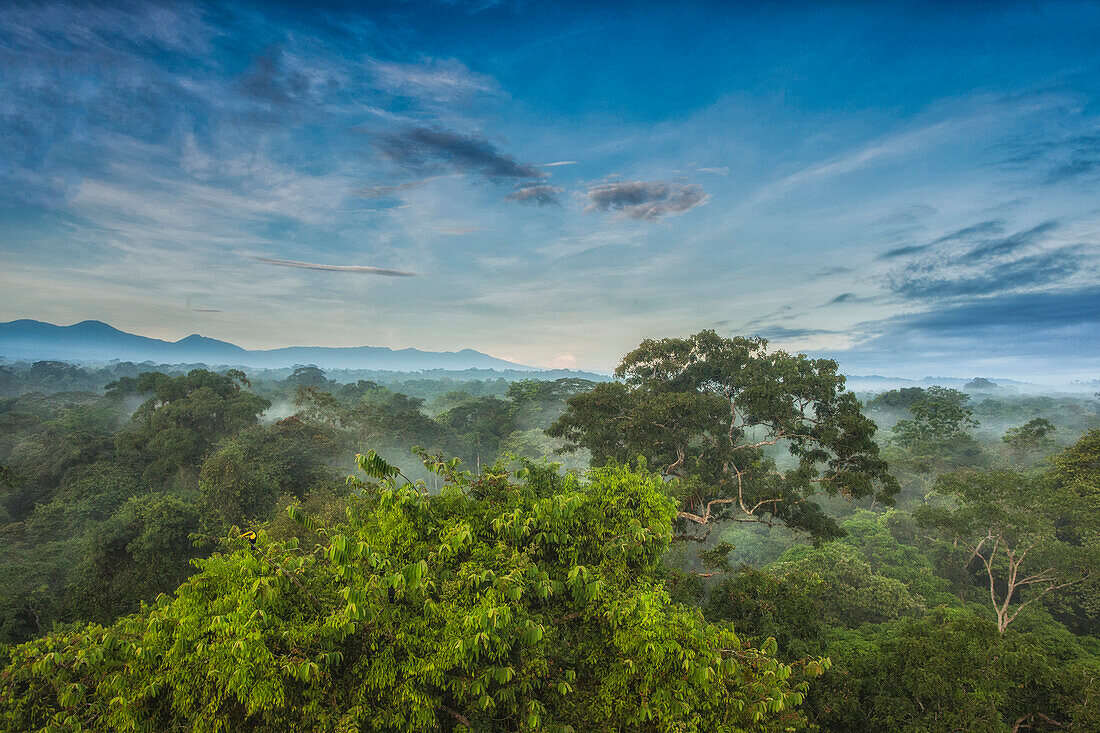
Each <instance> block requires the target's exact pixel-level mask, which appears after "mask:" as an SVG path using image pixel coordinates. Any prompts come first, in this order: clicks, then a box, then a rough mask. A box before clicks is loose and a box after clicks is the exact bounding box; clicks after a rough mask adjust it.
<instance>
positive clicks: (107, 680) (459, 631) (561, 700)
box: [0, 454, 827, 733]
mask: <svg viewBox="0 0 1100 733" xmlns="http://www.w3.org/2000/svg"><path fill="white" fill-rule="evenodd" d="M429 465H430V467H431V468H433V470H436V471H439V472H440V473H441V474H443V475H445V476H446V477H447V478H448V481H449V485H448V488H447V489H446V490H445V491H444V492H443V494H442V495H438V496H427V495H426V494H425V492H424V488H423V486H422V485H412V484H408V483H404V482H398V481H396V480H395V477H396V470H395V469H394V468H393V467H391V466H388V465H387V464H385V463H384V462H383V461H381V460H380V459H379V458H378V457H377V456H376V455H371V454H368V455H367V456H363V457H361V459H360V466H361V467H362V468H363V469H364V470H365V471H367V473H368V476H369V478H370V479H371V480H370V481H363V482H361V483H360V485H359V489H360V491H361V492H362V496H361V497H360V498H359V499H355V500H352V504H351V506H350V507H349V510H348V513H347V516H348V520H347V521H346V522H345V523H344V524H341V525H337V526H333V527H328V528H322V527H320V526H319V525H318V523H317V521H316V520H315V519H314V518H311V517H308V516H305V515H302V514H300V513H299V512H295V515H296V516H297V517H298V519H299V520H300V521H301V522H302V523H303V524H305V525H308V526H312V527H314V528H316V529H317V530H318V531H319V532H318V536H319V537H321V538H323V539H324V544H323V545H321V547H320V548H319V550H318V551H317V552H309V553H302V552H300V551H298V549H297V547H296V543H294V542H290V543H287V544H281V543H274V542H271V541H270V540H269V539H268V538H267V537H266V536H265V535H264V533H260V536H259V537H258V538H257V540H256V546H255V548H250V547H249V546H248V544H247V543H245V542H244V541H243V540H235V544H234V547H233V550H232V551H231V552H226V553H224V554H218V555H215V556H213V557H211V558H209V559H208V560H205V561H202V562H201V563H200V565H201V567H202V570H201V572H200V573H198V574H196V575H195V576H192V577H191V578H190V579H189V580H188V581H187V582H186V583H184V585H183V586H182V587H181V588H180V589H179V590H178V591H177V593H176V595H175V597H174V598H171V599H169V598H167V597H165V596H162V597H161V598H159V599H158V600H157V602H156V603H155V605H153V606H150V607H146V608H145V609H144V610H143V612H142V613H141V614H138V615H135V616H133V617H130V618H128V619H123V620H121V621H119V622H118V623H117V624H115V625H114V626H113V627H111V628H109V629H104V628H102V627H97V626H76V627H70V628H69V629H65V630H61V631H59V633H57V634H56V635H53V636H49V637H46V638H44V639H41V640H38V641H35V642H31V643H28V644H25V645H23V646H20V647H18V648H16V649H14V650H13V651H12V655H11V662H10V664H8V665H7V667H6V668H5V669H3V671H2V672H0V727H4V728H6V729H10V730H28V731H30V730H41V729H44V728H47V727H50V726H53V727H60V726H66V727H70V728H75V727H93V726H100V727H103V728H107V729H115V730H133V729H155V730H175V729H181V730H194V731H196V732H198V733H201V732H203V731H215V730H246V729H247V730H318V731H336V730H368V729H369V730H393V731H438V730H444V731H448V730H473V731H485V732H487V733H488V732H496V731H500V732H502V733H503V732H504V731H519V730H547V731H559V732H561V733H564V732H565V731H589V730H592V731H609V732H610V731H617V730H639V731H670V730H676V731H684V732H685V733H690V732H691V731H725V732H727V733H734V732H735V731H765V730H766V731H778V730H784V729H789V728H791V727H794V726H797V725H798V724H799V723H800V722H802V718H801V715H800V714H799V713H798V712H797V706H798V705H799V703H800V702H801V700H802V699H803V696H804V693H805V692H806V690H807V687H808V685H807V682H806V679H805V678H806V677H807V676H813V675H815V674H819V673H821V672H822V671H824V669H825V668H826V667H827V662H824V661H823V660H816V659H807V660H799V661H798V663H797V665H791V664H783V663H780V662H779V661H777V660H776V659H775V657H774V641H765V642H764V644H763V648H760V649H758V648H752V647H749V646H748V645H746V644H744V643H743V642H742V641H741V640H740V639H739V638H738V637H737V636H736V634H734V632H733V631H732V629H730V628H729V626H727V625H714V624H709V623H707V622H706V621H704V619H703V618H702V616H701V614H699V613H698V611H695V610H692V609H687V608H684V607H682V606H679V605H676V604H673V603H671V601H670V599H669V597H668V594H667V592H666V591H665V589H664V586H663V584H662V582H661V580H660V577H659V573H658V567H657V564H658V561H659V558H660V556H661V554H662V553H663V551H664V550H665V548H666V547H667V546H668V543H669V541H670V534H671V521H672V518H673V516H674V513H675V507H674V506H673V505H672V503H671V502H670V500H669V499H668V497H667V496H666V495H665V494H664V492H663V490H662V486H661V482H660V480H659V479H658V478H657V477H654V476H652V475H649V474H647V473H645V472H641V471H632V470H628V469H625V468H606V469H600V470H596V471H594V472H593V473H592V475H591V476H590V480H589V482H588V483H587V484H584V485H582V484H581V483H580V482H579V481H578V480H577V479H576V478H575V477H570V476H561V475H559V474H557V473H556V472H555V471H553V470H552V469H548V468H545V467H539V466H527V467H525V468H524V469H523V470H522V472H521V475H520V477H519V478H520V482H519V483H515V482H513V481H512V480H510V477H509V476H508V475H507V474H505V473H504V472H503V471H501V470H500V469H493V470H491V471H487V472H486V473H485V474H484V475H483V476H481V477H474V476H472V475H470V474H468V473H462V472H460V471H458V470H457V467H456V464H455V463H454V462H446V463H444V462H442V461H438V462H435V461H429ZM320 530H323V531H320ZM795 666H797V667H798V668H799V670H800V671H799V675H800V677H801V679H800V680H799V681H797V682H796V681H794V679H793V677H792V675H793V674H794V673H795Z"/></svg>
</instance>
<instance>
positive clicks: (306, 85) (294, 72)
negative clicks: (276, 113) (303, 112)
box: [240, 47, 310, 107]
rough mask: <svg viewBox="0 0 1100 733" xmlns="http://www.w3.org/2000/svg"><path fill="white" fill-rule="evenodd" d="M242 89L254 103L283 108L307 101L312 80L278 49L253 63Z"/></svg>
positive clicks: (245, 76)
mask: <svg viewBox="0 0 1100 733" xmlns="http://www.w3.org/2000/svg"><path fill="white" fill-rule="evenodd" d="M240 88H241V90H242V91H244V92H245V93H246V94H248V95H249V96H251V97H253V98H254V99H257V100H259V101H261V102H265V103H268V104H272V105H275V106H277V107H284V106H288V105H290V104H294V103H297V102H304V101H306V100H307V99H308V97H309V91H310V78H309V77H308V76H307V75H306V74H305V73H303V72H302V71H301V70H299V69H296V68H294V66H293V64H292V63H291V62H290V59H289V58H288V56H287V54H286V52H285V51H284V50H283V49H281V48H277V47H276V48H271V49H268V50H267V52H265V53H263V54H261V55H260V56H257V57H256V58H255V59H253V61H252V67H251V68H250V69H249V70H248V71H247V72H246V73H245V75H244V76H243V77H241V80H240Z"/></svg>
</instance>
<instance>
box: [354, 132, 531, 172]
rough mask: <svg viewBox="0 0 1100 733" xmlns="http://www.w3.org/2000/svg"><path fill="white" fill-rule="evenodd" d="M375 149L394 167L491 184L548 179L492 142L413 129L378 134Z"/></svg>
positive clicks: (452, 133)
mask: <svg viewBox="0 0 1100 733" xmlns="http://www.w3.org/2000/svg"><path fill="white" fill-rule="evenodd" d="M375 145H376V146H377V147H378V149H379V150H380V151H381V152H382V154H383V155H385V156H386V157H387V158H389V159H390V160H391V161H393V162H394V163H396V164H398V165H400V166H402V167H404V168H409V169H412V170H417V171H428V170H438V169H442V168H451V169H453V170H456V171H459V172H462V173H476V174H478V175H481V176H483V177H484V178H487V179H490V180H502V179H514V180H526V179H539V178H545V177H546V173H544V172H543V171H541V170H539V169H538V168H536V167H535V166H533V165H531V164H529V163H521V162H519V161H517V160H515V159H514V158H512V157H510V156H508V155H505V154H504V153H502V152H501V151H500V150H498V149H497V147H496V146H495V145H493V144H492V143H491V142H489V141H488V140H486V139H485V138H483V137H479V136H475V135H462V134H460V133H456V132H449V131H447V130H440V129H437V128H429V127H412V128H408V129H405V130H402V131H400V132H393V133H382V134H379V135H377V137H376V138H375Z"/></svg>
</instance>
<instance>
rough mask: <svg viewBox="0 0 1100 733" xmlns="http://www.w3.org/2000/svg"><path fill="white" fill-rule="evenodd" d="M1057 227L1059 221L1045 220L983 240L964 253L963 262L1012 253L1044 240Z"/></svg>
mask: <svg viewBox="0 0 1100 733" xmlns="http://www.w3.org/2000/svg"><path fill="white" fill-rule="evenodd" d="M987 223H991V222H987ZM971 228H973V227H971ZM1057 228H1058V222H1056V221H1045V222H1043V223H1042V224H1039V225H1038V226H1034V227H1032V228H1031V229H1025V230H1023V231H1019V232H1016V233H1015V234H1011V235H1009V236H1007V237H1004V238H1001V239H991V240H988V241H986V242H983V243H982V244H979V245H978V246H977V247H974V248H973V249H971V250H970V251H969V252H967V253H966V254H964V255H963V256H962V258H961V260H962V261H963V262H977V261H980V260H985V259H987V258H989V257H999V256H1003V255H1007V254H1011V253H1013V252H1015V251H1017V250H1019V249H1023V248H1024V247H1027V246H1029V245H1032V244H1036V243H1038V242H1041V241H1043V240H1044V239H1045V238H1046V235H1047V234H1050V233H1051V232H1053V231H1054V230H1055V229H1057Z"/></svg>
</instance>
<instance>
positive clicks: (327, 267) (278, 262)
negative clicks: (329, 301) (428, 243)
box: [253, 257, 417, 277]
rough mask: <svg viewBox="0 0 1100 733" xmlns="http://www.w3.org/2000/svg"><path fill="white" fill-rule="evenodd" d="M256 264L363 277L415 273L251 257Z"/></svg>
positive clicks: (402, 275) (399, 275)
mask: <svg viewBox="0 0 1100 733" xmlns="http://www.w3.org/2000/svg"><path fill="white" fill-rule="evenodd" d="M253 259H254V260H256V261H257V262H263V263H264V264H267V265H280V266H282V267H299V268H301V269H303V270H324V271H326V272H355V273H360V274H363V275H384V276H386V277H416V275H417V273H415V272H407V271H405V270H389V269H386V268H384V267H370V266H368V265H321V264H318V263H316V262H298V261H296V260H280V259H276V258H274V257H253Z"/></svg>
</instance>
